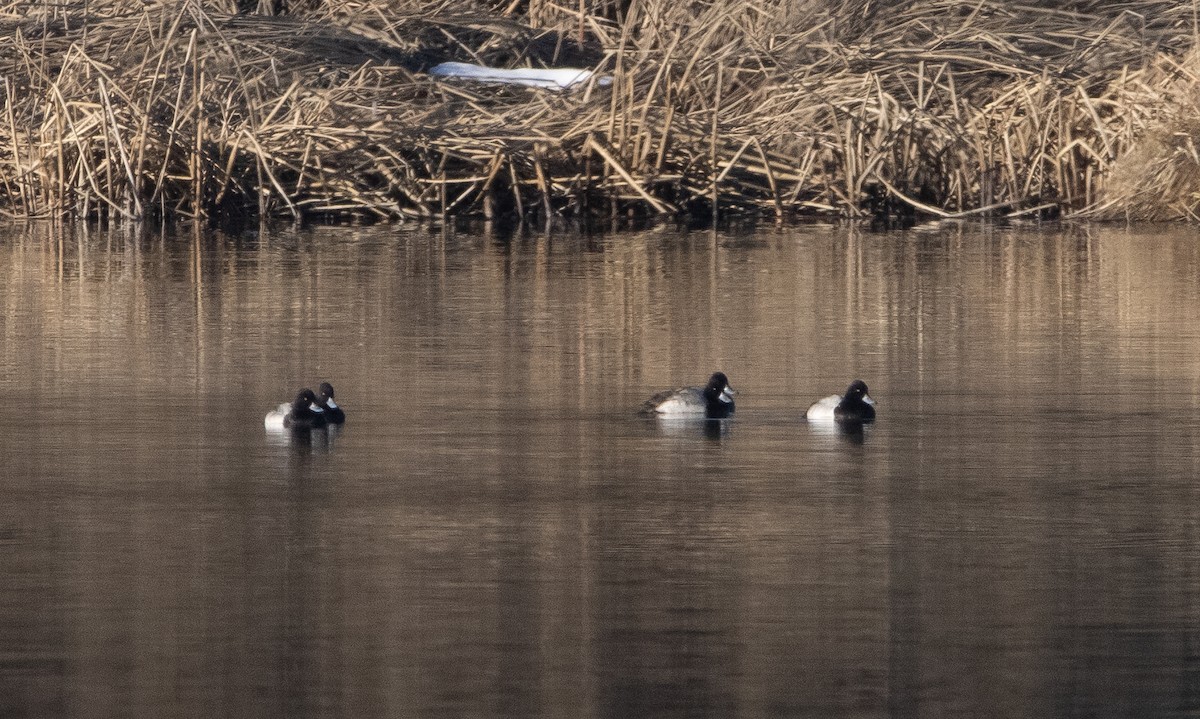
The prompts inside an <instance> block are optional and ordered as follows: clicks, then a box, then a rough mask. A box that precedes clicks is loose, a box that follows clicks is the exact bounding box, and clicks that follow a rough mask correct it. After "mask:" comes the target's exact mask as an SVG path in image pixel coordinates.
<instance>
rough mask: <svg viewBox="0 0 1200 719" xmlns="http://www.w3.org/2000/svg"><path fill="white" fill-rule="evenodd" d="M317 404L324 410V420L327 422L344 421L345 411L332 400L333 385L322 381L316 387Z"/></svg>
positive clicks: (339, 422)
mask: <svg viewBox="0 0 1200 719" xmlns="http://www.w3.org/2000/svg"><path fill="white" fill-rule="evenodd" d="M317 405H318V406H320V408H321V409H322V410H323V411H324V412H325V421H326V422H328V423H329V424H341V423H343V422H345V421H346V413H345V411H343V410H342V408H341V407H339V406H338V404H337V402H334V401H333V385H331V384H329V383H328V382H322V383H321V386H320V387H318V388H317Z"/></svg>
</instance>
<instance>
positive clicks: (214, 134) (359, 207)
mask: <svg viewBox="0 0 1200 719" xmlns="http://www.w3.org/2000/svg"><path fill="white" fill-rule="evenodd" d="M283 5H284V3H282V2H273V1H271V0H253V1H247V0H238V1H235V0H228V1H227V2H201V1H200V0H180V1H172V2H148V3H146V4H143V5H141V6H140V7H138V8H137V9H136V10H130V7H131V4H130V3H124V2H118V1H116V0H91V1H90V2H86V3H80V4H67V5H59V4H50V3H44V2H40V0H38V1H29V2H10V3H8V4H3V5H0V76H2V77H3V83H2V85H0V93H3V102H4V105H3V113H2V116H0V213H2V214H4V215H6V216H10V217H25V218H29V217H56V218H97V219H118V218H125V219H131V220H136V219H141V218H145V217H148V216H156V217H179V216H183V217H194V218H225V217H236V216H247V215H250V216H253V215H259V216H262V217H271V216H283V217H292V218H295V219H297V220H299V219H303V218H308V217H314V216H328V217H357V218H376V219H380V220H399V219H404V218H432V217H438V216H449V215H460V216H461V215H482V216H488V217H495V216H500V215H517V216H523V217H531V216H534V217H539V218H542V219H545V218H546V217H548V216H550V215H565V216H573V217H580V218H585V219H596V218H607V217H614V216H628V215H637V216H643V215H663V214H666V215H675V214H691V215H696V216H698V217H708V216H716V214H717V213H718V212H719V213H721V214H723V215H726V216H728V215H729V214H730V213H762V214H765V215H768V216H773V217H776V218H780V219H784V218H789V217H794V216H797V215H826V216H840V217H872V218H875V219H877V220H883V221H885V222H892V221H899V220H903V219H904V218H909V217H912V216H914V215H917V216H920V215H927V216H933V217H970V216H985V215H987V216H1048V215H1057V214H1059V213H1064V214H1067V215H1070V216H1083V217H1145V218H1153V219H1158V218H1165V217H1190V218H1200V210H1197V209H1196V208H1197V204H1198V203H1200V154H1198V152H1197V150H1196V142H1195V141H1194V139H1193V138H1195V136H1196V131H1198V129H1200V128H1197V127H1195V120H1194V119H1192V118H1195V117H1197V116H1198V115H1197V113H1196V106H1197V103H1198V102H1200V98H1198V97H1197V91H1196V90H1195V89H1194V88H1195V87H1196V86H1197V83H1196V74H1197V73H1200V57H1198V56H1197V55H1196V54H1194V53H1190V52H1189V50H1190V48H1191V47H1192V45H1193V43H1194V41H1195V38H1196V28H1195V27H1194V23H1193V19H1194V17H1195V8H1194V3H1193V2H1187V3H1183V2H1154V1H1150V0H1147V1H1145V2H1136V1H1135V2H1129V3H1122V4H1120V5H1119V6H1111V5H1110V4H1107V3H1103V2H1099V1H1098V0H1096V1H1092V2H1087V1H1085V2H1065V1H1064V2H1059V3H1052V4H1050V5H1045V4H1042V5H1036V6H1035V5H1028V6H1026V5H1014V4H1011V3H1002V2H999V1H998V0H980V1H979V2H974V3H969V4H962V3H958V2H950V0H915V1H910V2H898V3H894V4H893V5H892V6H890V7H881V6H879V5H878V4H876V3H874V2H870V1H869V0H854V1H852V2H849V3H831V2H827V1H826V0H767V1H766V2H759V3H747V2H743V1H739V0H716V2H710V3H700V2H693V3H673V2H667V1H666V0H633V2H631V3H628V2H615V1H614V0H587V1H585V2H581V3H579V4H578V5H577V6H571V5H568V4H553V3H546V2H542V1H541V0H513V1H512V2H511V3H510V4H501V5H489V4H486V3H484V2H480V3H472V2H470V0H461V1H460V0H445V1H444V2H443V3H442V4H440V5H436V6H431V5H428V4H417V3H414V2H411V0H407V1H403V2H402V1H397V0H301V1H298V2H291V3H288V6H289V8H290V9H289V10H288V11H287V12H286V13H282V12H281V9H282V6H283ZM447 60H459V61H466V62H477V63H485V64H489V65H494V66H501V67H517V66H531V67H541V66H564V65H571V66H584V67H590V68H593V69H595V70H597V71H598V73H600V74H602V75H604V76H607V77H609V78H611V80H612V82H611V84H608V85H602V84H601V83H598V82H596V81H595V80H593V81H591V82H589V83H587V84H586V85H585V86H583V87H579V88H576V89H573V90H570V91H566V92H549V91H545V90H537V89H529V88H519V87H498V86H487V85H480V84H475V83H471V82H464V81H459V82H454V81H438V80H434V79H433V78H430V77H429V76H427V75H426V74H425V72H424V71H425V70H426V69H428V68H429V67H431V66H432V65H434V64H436V63H438V62H442V61H447Z"/></svg>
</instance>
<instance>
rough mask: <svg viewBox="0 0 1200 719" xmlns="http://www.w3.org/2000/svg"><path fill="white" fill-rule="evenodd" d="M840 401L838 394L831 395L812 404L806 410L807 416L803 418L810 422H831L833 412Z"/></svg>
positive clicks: (840, 397)
mask: <svg viewBox="0 0 1200 719" xmlns="http://www.w3.org/2000/svg"><path fill="white" fill-rule="evenodd" d="M841 401H842V396H841V395H840V394H831V395H829V396H828V397H825V398H823V399H819V400H817V401H816V402H813V404H812V406H811V407H809V408H808V414H806V415H805V416H806V417H808V418H809V419H811V420H832V419H833V411H834V410H835V409H837V406H838V404H839V403H840V402H841Z"/></svg>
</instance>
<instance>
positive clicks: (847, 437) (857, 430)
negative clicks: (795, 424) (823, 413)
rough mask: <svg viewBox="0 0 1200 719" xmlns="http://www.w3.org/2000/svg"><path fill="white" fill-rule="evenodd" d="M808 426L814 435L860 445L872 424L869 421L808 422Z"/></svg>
mask: <svg viewBox="0 0 1200 719" xmlns="http://www.w3.org/2000/svg"><path fill="white" fill-rule="evenodd" d="M808 426H809V428H810V430H811V431H812V433H813V434H814V435H817V436H822V437H834V438H837V439H839V440H841V441H843V442H846V443H847V444H852V445H861V444H863V443H864V442H866V441H867V437H868V436H869V435H870V433H871V427H873V426H874V425H873V424H872V423H871V422H809V423H808Z"/></svg>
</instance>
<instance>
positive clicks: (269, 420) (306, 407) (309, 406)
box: [263, 387, 326, 431]
mask: <svg viewBox="0 0 1200 719" xmlns="http://www.w3.org/2000/svg"><path fill="white" fill-rule="evenodd" d="M263 424H264V425H265V426H266V428H267V429H269V430H276V431H278V430H283V429H291V430H297V431H298V430H305V429H319V428H321V427H324V426H325V425H326V422H325V412H324V411H323V410H322V409H321V406H320V405H319V404H317V396H316V395H315V394H313V391H312V390H311V389H308V388H307V387H305V388H304V389H302V390H300V392H299V394H297V395H296V399H295V400H293V401H292V403H291V404H290V405H289V404H281V405H279V407H278V408H277V409H274V410H271V411H270V412H267V416H266V417H265V418H264V419H263Z"/></svg>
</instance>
